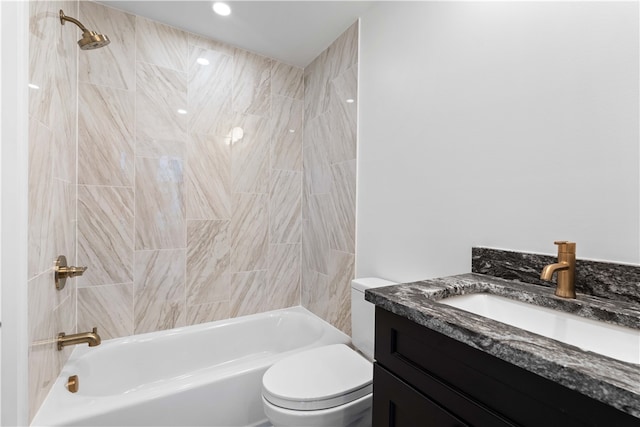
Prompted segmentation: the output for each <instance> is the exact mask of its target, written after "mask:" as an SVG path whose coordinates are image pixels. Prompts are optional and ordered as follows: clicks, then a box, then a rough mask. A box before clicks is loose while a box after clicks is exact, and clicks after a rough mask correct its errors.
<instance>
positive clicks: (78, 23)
mask: <svg viewBox="0 0 640 427" xmlns="http://www.w3.org/2000/svg"><path fill="white" fill-rule="evenodd" d="M64 21H69V22H73V23H74V24H76V25H77V26H78V27H79V28H80V29H81V30H82V32H87V31H89V30H87V29H86V28H85V26H84V25H82V24H81V23H80V21H78V20H77V19H75V18H72V17H70V16H67V15H65V14H64V12H63V11H62V10H60V23H61V24H62V25H64Z"/></svg>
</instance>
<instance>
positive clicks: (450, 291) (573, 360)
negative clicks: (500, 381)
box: [365, 273, 640, 418]
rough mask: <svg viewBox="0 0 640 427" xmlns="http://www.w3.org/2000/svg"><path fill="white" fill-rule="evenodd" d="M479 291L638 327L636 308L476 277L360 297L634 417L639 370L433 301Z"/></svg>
mask: <svg viewBox="0 0 640 427" xmlns="http://www.w3.org/2000/svg"><path fill="white" fill-rule="evenodd" d="M479 292H484V293H490V294H494V295H501V296H504V297H507V298H510V299H515V300H519V301H523V302H528V303H532V304H535V305H540V306H544V307H549V308H554V309H559V310H562V311H566V312H570V313H574V314H577V315H579V316H582V317H588V318H593V319H598V320H604V321H607V322H610V323H614V324H618V325H622V326H628V327H632V328H637V329H640V306H639V305H638V304H636V303H633V302H625V301H616V300H607V299H602V298H598V297H593V296H589V295H582V294H578V297H577V298H576V299H563V298H558V297H556V296H555V295H553V292H554V290H553V289H551V288H549V287H545V286H539V285H533V284H528V283H522V282H518V281H514V280H506V279H501V278H497V277H493V276H487V275H484V274H476V273H469V274H462V275H458V276H450V277H444V278H440V279H432V280H425V281H421V282H414V283H406V284H401V285H394V286H387V287H382V288H376V289H369V290H367V291H366V294H365V295H366V296H365V298H366V300H367V301H370V302H372V303H374V304H375V305H376V306H378V307H381V308H383V309H385V310H388V311H390V312H392V313H394V314H397V315H399V316H402V317H405V318H407V319H409V320H412V321H414V322H415V323H418V324H420V325H422V326H425V327H427V328H429V329H432V330H434V331H437V332H440V333H442V334H444V335H446V336H448V337H451V338H453V339H455V340H457V341H460V342H463V343H465V344H468V345H470V346H471V347H474V348H477V349H479V350H482V351H484V352H486V353H489V354H491V355H493V356H495V357H497V358H499V359H502V360H504V361H507V362H509V363H512V364H514V365H516V366H519V367H521V368H523V369H526V370H528V371H530V372H533V373H535V374H538V375H540V376H542V377H544V378H547V379H549V380H552V381H555V382H557V383H560V384H562V385H564V386H565V387H567V388H570V389H573V390H576V391H578V392H580V393H582V394H585V395H587V396H590V397H592V398H594V399H596V400H599V401H601V402H603V403H606V404H608V405H611V406H613V407H615V408H617V409H620V410H621V411H624V412H627V413H629V414H631V415H633V416H635V417H638V418H640V365H636V364H633V363H627V362H622V361H618V360H615V359H612V358H609V357H605V356H601V355H599V354H596V353H592V352H588V351H584V350H581V349H579V348H577V347H574V346H571V345H568V344H564V343H561V342H559V341H556V340H553V339H550V338H546V337H543V336H541V335H537V334H534V333H530V332H527V331H525V330H522V329H519V328H516V327H513V326H510V325H507V324H504V323H501V322H497V321H494V320H491V319H488V318H486V317H482V316H478V315H476V314H473V313H470V312H467V311H463V310H460V309H458V308H454V307H450V306H448V305H444V304H440V303H439V302H438V300H441V299H443V298H446V297H449V296H453V295H464V294H469V293H479ZM639 351H640V350H639Z"/></svg>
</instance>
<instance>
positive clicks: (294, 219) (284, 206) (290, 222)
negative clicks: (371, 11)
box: [269, 170, 302, 243]
mask: <svg viewBox="0 0 640 427" xmlns="http://www.w3.org/2000/svg"><path fill="white" fill-rule="evenodd" d="M269 206H270V227H269V230H270V232H269V236H270V242H271V243H300V241H301V238H302V237H301V233H302V224H301V221H302V172H292V171H284V170H274V171H273V174H272V177H271V194H270V200H269Z"/></svg>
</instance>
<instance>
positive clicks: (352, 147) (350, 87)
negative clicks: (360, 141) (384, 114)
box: [326, 66, 358, 163]
mask: <svg viewBox="0 0 640 427" xmlns="http://www.w3.org/2000/svg"><path fill="white" fill-rule="evenodd" d="M357 86H358V83H357V66H353V67H351V68H349V69H348V70H346V71H344V72H343V73H342V74H340V75H339V76H338V77H336V78H335V79H334V80H333V81H332V82H331V106H330V108H329V110H328V112H327V114H326V119H327V122H328V126H329V128H330V129H331V138H329V139H328V141H327V143H328V144H329V161H330V162H331V163H338V162H343V161H345V160H353V159H355V158H356V152H357V145H356V140H357V139H356V135H357V117H358V108H357V103H356V102H355V101H357V99H358V94H357ZM349 99H351V100H354V102H352V103H348V102H346V101H347V100H349Z"/></svg>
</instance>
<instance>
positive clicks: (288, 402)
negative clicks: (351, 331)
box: [262, 344, 373, 411]
mask: <svg viewBox="0 0 640 427" xmlns="http://www.w3.org/2000/svg"><path fill="white" fill-rule="evenodd" d="M372 380H373V365H372V364H371V362H369V361H368V360H366V359H365V358H364V357H362V356H360V355H359V354H358V353H356V352H355V351H353V350H352V349H350V348H349V347H347V346H346V345H344V344H335V345H328V346H324V347H317V348H313V349H310V350H306V351H303V352H300V353H296V354H294V355H292V356H289V357H287V358H284V359H282V360H280V361H279V362H276V363H275V364H274V365H273V366H271V367H270V368H269V369H268V370H267V372H266V373H265V374H264V376H263V378H262V395H263V397H264V399H265V400H266V401H267V402H269V403H271V404H273V405H275V406H278V407H281V408H285V409H291V410H301V411H312V410H321V409H328V408H333V407H336V406H340V405H344V404H346V403H349V402H352V401H355V400H357V399H360V398H362V397H364V396H366V395H368V394H370V393H371V392H372V390H373V384H372Z"/></svg>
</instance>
